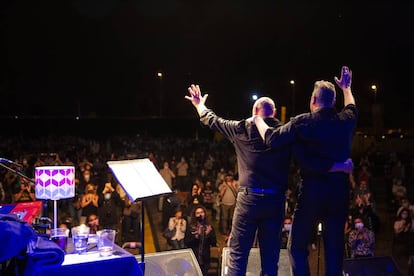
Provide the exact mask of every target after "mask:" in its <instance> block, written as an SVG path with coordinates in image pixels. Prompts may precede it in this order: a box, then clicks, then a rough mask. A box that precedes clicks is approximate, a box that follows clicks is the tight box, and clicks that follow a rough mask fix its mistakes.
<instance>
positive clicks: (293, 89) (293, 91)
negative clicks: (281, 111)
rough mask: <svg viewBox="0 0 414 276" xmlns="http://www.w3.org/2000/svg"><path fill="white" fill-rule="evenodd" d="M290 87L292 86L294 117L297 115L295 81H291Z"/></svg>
mask: <svg viewBox="0 0 414 276" xmlns="http://www.w3.org/2000/svg"><path fill="white" fill-rule="evenodd" d="M289 83H290V85H291V86H292V117H293V116H294V115H295V105H296V102H295V80H290V82H289Z"/></svg>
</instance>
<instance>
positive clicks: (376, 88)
mask: <svg viewBox="0 0 414 276" xmlns="http://www.w3.org/2000/svg"><path fill="white" fill-rule="evenodd" d="M371 90H372V92H374V103H376V102H377V93H378V87H377V86H376V85H375V84H373V85H371Z"/></svg>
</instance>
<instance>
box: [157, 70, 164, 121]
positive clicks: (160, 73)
mask: <svg viewBox="0 0 414 276" xmlns="http://www.w3.org/2000/svg"><path fill="white" fill-rule="evenodd" d="M163 77H164V75H163V74H162V72H161V71H158V72H157V78H158V79H159V81H160V88H159V89H160V91H159V93H160V103H159V104H160V106H159V108H160V111H159V112H160V113H159V115H160V118H161V117H162V98H163V97H162V96H163V95H162V92H163V91H162V78H163Z"/></svg>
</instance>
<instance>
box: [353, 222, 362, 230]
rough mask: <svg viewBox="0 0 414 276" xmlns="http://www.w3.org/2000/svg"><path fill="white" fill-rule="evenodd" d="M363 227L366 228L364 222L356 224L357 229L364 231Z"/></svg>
mask: <svg viewBox="0 0 414 276" xmlns="http://www.w3.org/2000/svg"><path fill="white" fill-rule="evenodd" d="M363 227H364V224H363V223H362V222H358V223H355V228H356V229H362V228H363Z"/></svg>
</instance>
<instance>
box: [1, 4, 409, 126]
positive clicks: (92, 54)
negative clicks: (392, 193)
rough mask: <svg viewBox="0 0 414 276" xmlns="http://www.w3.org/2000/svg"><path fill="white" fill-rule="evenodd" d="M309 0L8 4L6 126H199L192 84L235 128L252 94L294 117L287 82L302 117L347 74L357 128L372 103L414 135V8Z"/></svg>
mask: <svg viewBox="0 0 414 276" xmlns="http://www.w3.org/2000/svg"><path fill="white" fill-rule="evenodd" d="M308 2H310V1H276V0H273V1H246V0H238V1H236V0H231V1H226V0H225V1H223V0H210V1H207V0H192V1H190V0H158V1H157V0H122V1H121V0H58V1H56V0H32V1H19V0H14V1H12V0H2V1H1V4H0V5H1V6H0V7H1V39H2V44H1V52H0V70H1V71H0V72H1V75H0V93H1V95H2V100H3V101H2V102H3V103H2V108H1V110H0V116H9V115H15V114H17V115H19V116H75V115H78V114H80V115H81V116H90V115H92V116H98V117H105V116H107V117H147V116H159V115H160V113H161V114H162V116H171V117H188V116H194V115H195V114H194V110H193V108H192V106H191V105H190V104H189V103H187V102H185V101H184V99H183V97H184V95H185V94H186V88H187V86H188V85H189V84H190V83H193V82H195V83H198V84H200V85H201V86H202V89H203V91H205V92H208V93H209V95H210V96H209V100H208V103H207V104H208V106H210V107H213V108H214V109H215V111H216V112H217V113H218V114H220V115H223V116H228V117H232V118H235V119H239V118H241V117H245V116H249V115H250V114H249V113H250V110H251V107H250V106H251V100H250V94H252V93H253V92H255V93H258V94H259V95H266V96H271V97H273V98H274V99H275V100H276V103H277V105H278V106H279V107H280V106H287V107H288V111H290V110H291V106H292V97H291V93H292V88H291V87H290V85H289V80H291V79H294V80H295V82H296V84H295V96H296V97H295V111H296V113H298V112H305V111H307V107H308V105H307V102H308V99H309V95H310V93H311V90H312V85H313V82H314V81H315V80H319V79H325V80H333V76H334V75H337V74H339V72H340V67H341V66H342V65H348V66H349V67H350V68H351V70H352V71H353V74H354V81H353V90H354V94H355V96H356V99H357V103H358V107H359V109H360V113H361V120H360V122H361V124H363V125H365V124H367V125H369V124H370V122H371V117H370V116H371V115H370V108H371V105H372V104H373V103H374V101H376V102H377V103H380V104H383V110H384V114H383V117H384V120H385V123H386V125H387V126H392V127H395V126H400V125H401V126H407V125H410V121H411V120H412V119H413V118H414V109H413V108H412V100H413V99H414V97H413V93H414V91H413V89H412V84H411V82H412V78H413V75H414V74H413V73H414V70H413V69H412V66H413V61H414V53H413V51H414V50H413V49H414V4H413V1H395V0H389V1H381V0H379V1H321V2H318V4H316V3H308ZM158 70H161V71H162V72H163V76H164V77H163V79H162V81H160V80H159V79H158V78H157V76H156V72H157V71H158ZM373 83H375V84H376V85H377V86H378V93H377V97H376V99H375V98H374V93H373V92H372V91H371V89H370V86H371V84H373ZM160 92H161V93H160ZM160 94H162V103H163V104H162V106H161V108H160V104H159V102H160V99H159V97H160ZM339 98H340V97H339ZM340 105H341V102H340V101H339V102H338V106H340ZM160 109H161V110H160Z"/></svg>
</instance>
